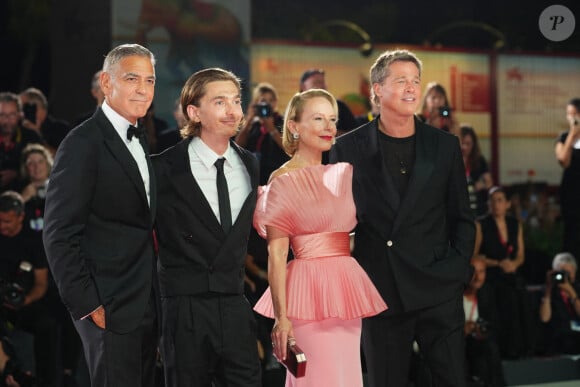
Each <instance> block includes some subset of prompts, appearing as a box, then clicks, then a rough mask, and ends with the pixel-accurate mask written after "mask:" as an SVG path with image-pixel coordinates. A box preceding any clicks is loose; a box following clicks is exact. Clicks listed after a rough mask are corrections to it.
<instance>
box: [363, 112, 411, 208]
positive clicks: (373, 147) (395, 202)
mask: <svg viewBox="0 0 580 387" xmlns="http://www.w3.org/2000/svg"><path fill="white" fill-rule="evenodd" d="M377 123H378V119H375V120H374V121H373V122H372V123H371V124H369V125H368V127H367V129H366V130H367V133H366V135H365V136H360V137H359V138H358V142H357V152H358V153H357V154H359V155H361V157H362V158H361V160H362V161H363V162H367V160H368V164H367V165H366V166H365V167H364V170H366V171H368V176H369V178H370V180H371V182H372V184H374V185H375V186H376V188H377V191H378V192H379V194H380V196H381V197H379V198H376V199H378V200H383V201H384V202H385V203H387V204H388V205H389V206H391V208H392V210H393V211H397V209H398V208H399V204H400V198H399V193H398V192H397V190H396V189H395V184H394V183H393V179H392V177H391V175H390V174H389V173H388V172H387V171H386V170H385V163H384V161H383V155H382V153H381V150H380V147H379V138H378V136H379V133H378V130H379V128H378V124H377ZM365 155H371V156H370V157H368V158H367V157H366V156H365ZM373 200H374V199H373Z"/></svg>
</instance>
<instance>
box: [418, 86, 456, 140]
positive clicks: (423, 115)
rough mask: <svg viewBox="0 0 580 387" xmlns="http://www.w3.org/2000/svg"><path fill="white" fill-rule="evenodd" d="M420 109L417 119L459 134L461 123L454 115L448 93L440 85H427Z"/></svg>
mask: <svg viewBox="0 0 580 387" xmlns="http://www.w3.org/2000/svg"><path fill="white" fill-rule="evenodd" d="M420 109H421V110H420V111H419V113H418V114H417V117H419V119H420V120H421V121H423V122H425V123H426V124H429V125H431V126H433V127H435V128H438V129H441V130H444V131H446V132H449V133H452V134H455V135H458V134H459V122H458V121H457V120H456V118H455V114H453V109H452V108H451V105H450V103H449V98H447V92H446V91H445V88H444V87H443V85H441V84H440V83H437V82H429V83H428V84H427V86H426V87H425V92H424V93H423V102H422V103H421V108H420Z"/></svg>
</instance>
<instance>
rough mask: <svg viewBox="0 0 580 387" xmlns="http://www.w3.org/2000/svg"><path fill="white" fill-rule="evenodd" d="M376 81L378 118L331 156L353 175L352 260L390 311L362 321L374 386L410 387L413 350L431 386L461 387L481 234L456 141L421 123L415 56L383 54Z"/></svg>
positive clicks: (373, 76)
mask: <svg viewBox="0 0 580 387" xmlns="http://www.w3.org/2000/svg"><path fill="white" fill-rule="evenodd" d="M370 75H371V76H370V79H371V83H372V93H373V102H374V103H376V104H377V105H379V107H380V114H379V116H378V117H377V118H376V119H374V120H373V121H371V122H369V123H368V124H366V125H364V126H362V127H360V128H358V129H356V130H354V131H352V132H350V133H347V134H345V135H344V136H342V137H340V138H338V141H337V144H336V146H335V147H333V149H332V150H331V155H330V160H331V161H332V162H337V161H347V162H349V163H351V164H353V166H354V177H353V193H354V199H355V203H356V206H357V218H358V222H359V223H358V225H357V228H356V230H355V231H356V234H355V249H354V256H355V257H356V258H357V259H358V261H359V262H360V264H361V266H362V267H363V268H364V269H365V270H366V271H367V273H368V274H369V276H370V278H371V279H372V280H373V282H374V283H375V285H376V287H377V289H379V291H380V293H381V295H382V296H383V298H384V300H385V301H386V302H387V304H388V306H389V309H388V310H387V311H385V312H383V313H381V314H380V315H377V316H375V317H371V318H367V319H364V320H363V334H362V335H363V348H364V353H365V358H366V364H367V369H368V374H369V382H370V385H371V386H372V387H384V386H404V385H406V383H407V378H408V373H409V359H410V354H411V349H412V343H413V341H414V340H415V341H416V342H417V343H418V344H419V347H420V350H421V352H422V356H423V358H424V359H425V361H426V362H427V365H428V367H429V369H430V373H431V377H432V380H433V385H434V386H442V385H445V386H463V385H464V384H465V370H464V353H465V352H464V339H463V322H464V312H463V304H462V292H463V289H464V287H465V285H466V284H467V283H469V280H470V279H471V270H470V265H469V259H470V257H471V255H472V253H473V244H474V239H475V227H474V224H473V219H472V215H471V212H470V209H469V199H468V196H467V186H466V180H465V169H464V166H463V162H462V158H461V150H460V146H459V140H458V139H457V137H455V136H453V135H451V134H449V133H445V132H443V131H441V130H438V129H435V128H433V127H430V126H428V125H425V124H423V123H421V122H419V121H418V120H417V119H416V118H415V116H414V113H415V111H416V110H417V105H418V103H419V101H420V100H421V62H420V61H419V60H418V59H417V58H416V57H415V55H413V54H412V53H410V52H408V51H404V50H397V51H394V52H388V51H387V52H385V53H383V54H382V55H381V56H380V57H379V58H378V59H377V60H376V62H375V63H374V64H373V66H372V67H371V71H370Z"/></svg>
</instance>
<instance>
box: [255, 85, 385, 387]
mask: <svg viewBox="0 0 580 387" xmlns="http://www.w3.org/2000/svg"><path fill="white" fill-rule="evenodd" d="M337 112H338V108H337V105H336V100H335V99H334V97H333V96H332V95H331V94H330V93H328V92H327V91H325V90H321V89H312V90H308V91H305V92H302V93H298V94H296V95H295V96H294V97H293V98H292V100H291V101H290V103H289V105H288V107H287V109H286V116H285V118H284V132H283V144H284V148H285V150H286V152H287V153H288V154H289V155H290V156H291V157H292V158H291V159H290V160H289V161H288V162H287V163H285V164H284V165H282V167H280V169H278V170H276V171H274V172H273V173H272V176H271V177H270V181H269V183H268V185H266V186H264V187H261V191H260V193H259V198H258V205H257V207H256V212H255V214H254V227H256V230H257V231H258V233H259V234H260V235H261V236H262V237H264V238H267V240H268V252H269V256H268V265H269V268H268V279H269V282H270V288H268V290H267V291H266V292H265V293H264V295H263V296H262V298H261V299H260V300H259V301H258V303H257V304H256V306H255V308H254V309H255V310H256V311H257V312H258V313H260V314H263V315H264V316H267V317H270V318H273V319H275V323H274V328H273V330H272V335H271V336H272V343H273V346H274V353H275V355H276V357H277V358H278V359H285V358H286V356H287V353H286V343H287V341H288V340H289V339H295V340H296V343H297V344H298V346H299V347H300V348H301V349H302V350H303V351H304V353H305V355H306V358H307V360H308V362H307V366H306V375H305V376H304V377H300V378H295V377H294V376H293V375H292V374H291V373H289V372H287V374H286V386H300V387H305V386H316V387H321V386H333V387H340V386H344V387H357V386H362V385H363V380H362V370H361V362H360V333H361V319H362V318H363V317H367V316H372V315H375V314H378V313H380V312H382V311H383V310H385V309H386V308H387V306H386V304H385V302H384V301H383V299H382V298H381V296H380V295H379V293H378V291H377V290H376V289H375V287H374V285H373V284H372V282H371V280H370V279H369V278H368V276H367V275H366V273H365V272H364V270H363V269H362V268H361V267H360V266H359V265H358V263H357V262H356V261H355V259H354V258H352V257H351V256H350V238H349V232H350V231H351V230H352V229H353V228H354V227H355V224H356V211H355V205H354V201H353V197H352V166H351V165H350V164H348V163H338V164H333V165H322V163H321V160H322V152H324V151H327V150H329V149H330V147H331V146H332V144H333V143H334V138H335V136H336V121H337V116H338V114H337ZM290 247H291V248H292V251H293V253H294V258H295V259H293V260H292V261H290V263H288V264H287V258H288V249H289V248H290Z"/></svg>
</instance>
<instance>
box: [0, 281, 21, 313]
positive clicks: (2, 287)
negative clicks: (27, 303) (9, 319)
mask: <svg viewBox="0 0 580 387" xmlns="http://www.w3.org/2000/svg"><path fill="white" fill-rule="evenodd" d="M24 296H25V294H24V289H23V288H22V286H20V285H18V284H17V283H14V282H8V281H5V280H4V279H1V278H0V301H1V302H2V306H5V307H8V308H10V309H18V308H20V307H21V306H22V304H24Z"/></svg>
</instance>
